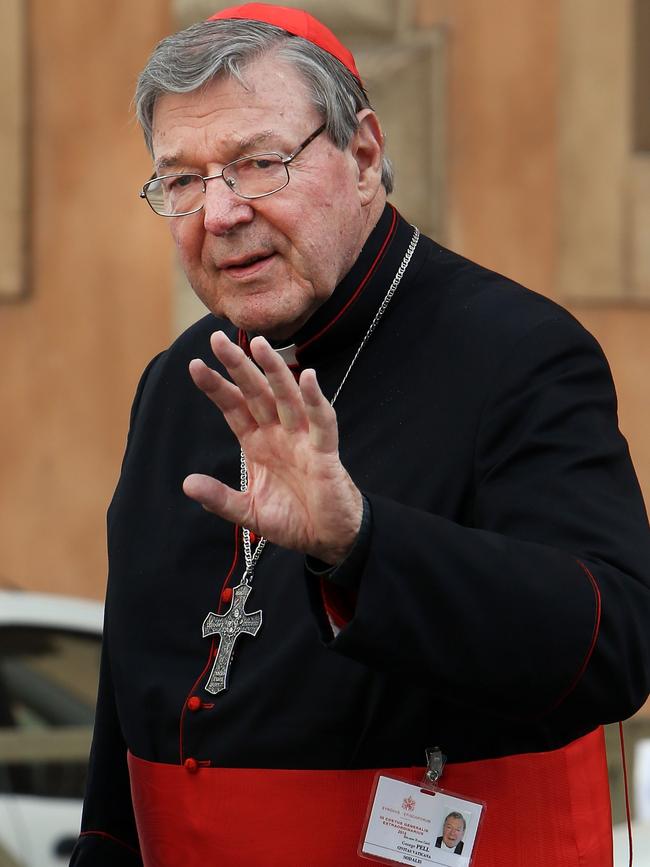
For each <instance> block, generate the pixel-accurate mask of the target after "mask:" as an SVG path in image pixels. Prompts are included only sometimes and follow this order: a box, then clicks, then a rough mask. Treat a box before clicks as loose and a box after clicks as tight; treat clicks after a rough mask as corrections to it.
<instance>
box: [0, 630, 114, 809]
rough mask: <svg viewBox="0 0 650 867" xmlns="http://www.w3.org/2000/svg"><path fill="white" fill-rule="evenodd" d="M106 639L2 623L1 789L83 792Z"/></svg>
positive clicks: (64, 794)
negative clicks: (101, 647) (101, 645)
mask: <svg viewBox="0 0 650 867" xmlns="http://www.w3.org/2000/svg"><path fill="white" fill-rule="evenodd" d="M99 654H100V637H99V636H98V635H89V634H84V633H78V632H68V631H63V630H56V629H44V628H36V627H18V626H12V627H7V628H0V792H13V793H14V794H22V795H38V796H45V797H51V798H80V797H82V796H83V791H84V785H85V774H86V762H87V758H88V749H89V746H90V738H91V732H92V724H93V717H94V710H95V699H96V693H97V678H98V671H99Z"/></svg>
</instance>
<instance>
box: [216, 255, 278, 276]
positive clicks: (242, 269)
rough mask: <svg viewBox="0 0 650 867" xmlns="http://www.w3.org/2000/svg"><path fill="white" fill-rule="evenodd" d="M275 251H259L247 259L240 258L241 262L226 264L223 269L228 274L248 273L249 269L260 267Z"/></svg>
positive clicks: (253, 269)
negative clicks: (259, 252)
mask: <svg viewBox="0 0 650 867" xmlns="http://www.w3.org/2000/svg"><path fill="white" fill-rule="evenodd" d="M274 255H275V253H261V254H258V255H255V256H251V257H250V258H249V259H242V260H241V262H235V263H233V264H232V265H227V266H226V267H225V269H224V270H225V271H228V273H230V274H238V273H242V274H243V273H250V272H251V271H255V270H257V269H258V268H259V267H261V266H262V265H263V264H264V263H265V262H268V261H269V260H270V259H272V258H273V256H274Z"/></svg>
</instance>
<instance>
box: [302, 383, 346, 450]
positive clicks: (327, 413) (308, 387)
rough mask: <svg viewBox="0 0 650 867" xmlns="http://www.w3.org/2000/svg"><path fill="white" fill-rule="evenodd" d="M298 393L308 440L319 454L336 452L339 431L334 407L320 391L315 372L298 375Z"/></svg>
mask: <svg viewBox="0 0 650 867" xmlns="http://www.w3.org/2000/svg"><path fill="white" fill-rule="evenodd" d="M299 384H300V393H301V395H302V399H303V402H304V405H305V412H306V413H307V418H308V420H309V440H310V442H311V443H312V445H313V446H314V448H315V449H317V450H318V451H320V452H325V453H328V452H329V453H331V452H336V451H337V449H338V447H339V429H338V423H337V420H336V412H335V411H334V407H333V406H332V405H331V404H330V402H329V401H328V400H327V398H326V397H325V395H324V394H323V392H322V391H321V390H320V386H319V384H318V380H317V379H316V371H315V370H311V369H307V370H303V372H302V373H301V375H300V383H299Z"/></svg>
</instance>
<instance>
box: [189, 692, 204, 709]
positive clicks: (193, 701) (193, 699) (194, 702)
mask: <svg viewBox="0 0 650 867" xmlns="http://www.w3.org/2000/svg"><path fill="white" fill-rule="evenodd" d="M187 707H188V708H189V710H191V711H195V710H200V709H201V708H202V707H203V702H202V701H201V699H200V698H199V697H198V695H192V696H190V698H188V700H187Z"/></svg>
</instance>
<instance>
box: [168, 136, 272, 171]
mask: <svg viewBox="0 0 650 867" xmlns="http://www.w3.org/2000/svg"><path fill="white" fill-rule="evenodd" d="M274 135H275V133H274V132H273V131H272V130H265V131H264V132H258V133H254V134H253V135H249V136H245V137H244V138H240V139H239V140H238V141H236V142H235V143H234V145H233V148H232V153H233V154H237V156H245V155H246V154H247V153H251V152H253V149H254V148H256V147H258V146H259V145H262V144H263V143H264V142H266V141H268V140H269V139H270V138H272V137H273V136H274ZM237 156H234V157H233V159H237ZM183 164H187V160H186V159H185V157H184V156H183V152H182V151H177V152H176V153H173V154H169V155H168V156H164V157H161V158H160V159H158V160H156V161H155V162H154V169H155V174H160V173H161V172H165V171H166V170H167V169H173V168H174V167H178V166H179V165H183ZM199 174H200V173H199Z"/></svg>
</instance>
